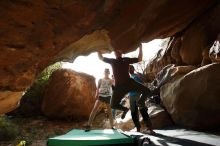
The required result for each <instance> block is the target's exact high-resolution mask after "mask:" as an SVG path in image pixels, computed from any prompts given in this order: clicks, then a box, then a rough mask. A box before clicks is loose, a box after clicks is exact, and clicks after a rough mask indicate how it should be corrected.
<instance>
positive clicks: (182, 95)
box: [160, 63, 220, 129]
mask: <svg viewBox="0 0 220 146" xmlns="http://www.w3.org/2000/svg"><path fill="white" fill-rule="evenodd" d="M219 74H220V64H219V63H215V64H210V65H206V66H203V67H200V68H198V69H195V70H193V71H191V72H189V73H188V74H185V75H179V76H177V77H175V78H174V79H172V80H171V81H170V82H168V83H166V84H165V85H164V86H162V87H161V92H160V95H161V99H162V102H163V104H164V106H165V107H166V109H167V111H168V112H169V114H170V115H171V117H172V119H173V121H174V122H175V123H176V124H177V125H182V126H185V127H190V128H196V129H210V128H216V127H219V126H220V125H219V123H220V116H219V114H220V98H219V96H220V92H219V91H220V84H219V81H220V76H219Z"/></svg>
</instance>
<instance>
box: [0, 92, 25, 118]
mask: <svg viewBox="0 0 220 146" xmlns="http://www.w3.org/2000/svg"><path fill="white" fill-rule="evenodd" d="M22 94H23V92H11V91H5V92H0V115H2V114H4V113H7V112H10V111H12V110H14V109H15V108H17V107H18V105H19V101H20V99H21V96H22Z"/></svg>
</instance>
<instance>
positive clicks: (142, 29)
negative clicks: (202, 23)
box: [0, 0, 219, 91]
mask: <svg viewBox="0 0 220 146" xmlns="http://www.w3.org/2000/svg"><path fill="white" fill-rule="evenodd" d="M198 2H199V5H198ZM213 6H215V1H210V0H203V1H198V0H185V1H176V0H163V1H145V0H140V1H136V0H131V1H127V0H105V1H103V0H95V1H85V0H78V1H58V0H56V1H54V0H46V1H42V0H34V1H25V0H17V1H10V0H1V2H0V11H1V12H0V17H1V18H2V19H1V21H0V28H1V29H0V34H1V38H0V47H1V54H0V79H1V83H0V88H1V90H5V89H8V90H12V91H24V90H26V89H27V88H28V87H29V86H30V85H31V84H32V82H33V80H34V79H35V78H36V75H37V74H38V73H39V72H40V71H42V70H43V69H44V68H45V67H46V66H48V65H49V64H50V63H51V62H54V61H58V60H64V59H67V60H69V59H73V58H75V57H76V56H78V55H81V54H88V53H90V52H92V51H95V50H98V49H100V48H105V49H106V50H109V49H113V48H114V49H120V50H122V51H124V52H127V51H129V50H134V49H135V47H136V46H137V44H138V43H139V42H140V41H145V42H147V41H150V40H152V39H155V38H165V37H169V36H172V35H174V34H175V33H177V32H180V31H182V30H183V29H184V28H186V27H187V26H188V25H189V24H190V23H191V22H192V21H194V20H195V19H196V18H197V17H199V16H200V15H201V14H203V13H205V12H207V11H208V10H209V9H210V8H212V7H213ZM216 10H218V9H217V8H216ZM216 21H217V20H216ZM216 26H219V25H218V24H216ZM207 30H208V29H207ZM190 38H191V37H190ZM186 49H188V48H186ZM189 50H190V48H189Z"/></svg>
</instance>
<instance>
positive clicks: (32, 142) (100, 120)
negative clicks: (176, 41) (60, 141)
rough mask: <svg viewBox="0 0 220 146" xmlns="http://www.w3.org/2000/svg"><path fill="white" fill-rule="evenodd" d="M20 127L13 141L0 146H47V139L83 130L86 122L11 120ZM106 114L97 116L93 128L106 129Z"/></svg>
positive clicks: (39, 119) (1, 143)
mask: <svg viewBox="0 0 220 146" xmlns="http://www.w3.org/2000/svg"><path fill="white" fill-rule="evenodd" d="M10 120H11V121H12V122H13V123H15V124H16V125H17V126H18V127H19V135H18V137H17V138H16V139H15V140H13V141H0V146H17V145H18V144H19V142H21V141H25V142H26V145H25V146H46V143H47V139H48V138H50V137H54V136H58V135H62V134H65V133H67V132H68V131H70V130H72V129H83V125H84V124H86V122H87V121H86V120H80V121H79V120H49V119H46V118H44V117H36V118H11V119H10ZM106 121H107V119H106V118H105V115H104V114H99V115H97V117H96V119H95V121H94V122H93V126H94V127H95V128H97V129H101V128H108V127H106V126H105V125H106Z"/></svg>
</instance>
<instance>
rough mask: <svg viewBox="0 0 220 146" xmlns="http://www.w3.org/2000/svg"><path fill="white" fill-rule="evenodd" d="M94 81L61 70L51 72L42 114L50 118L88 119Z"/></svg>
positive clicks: (72, 72) (70, 71) (91, 104)
mask: <svg viewBox="0 0 220 146" xmlns="http://www.w3.org/2000/svg"><path fill="white" fill-rule="evenodd" d="M95 91H96V85H95V79H94V77H92V76H90V75H86V74H83V73H77V72H75V71H72V70H67V69H61V70H57V71H55V72H53V74H52V76H51V79H50V82H49V85H48V87H47V89H46V91H45V96H44V98H43V103H42V112H43V113H44V114H45V115H46V116H47V117H50V118H70V119H81V118H86V119H87V118H88V117H89V114H90V112H91V110H92V107H93V105H94V102H95Z"/></svg>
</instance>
